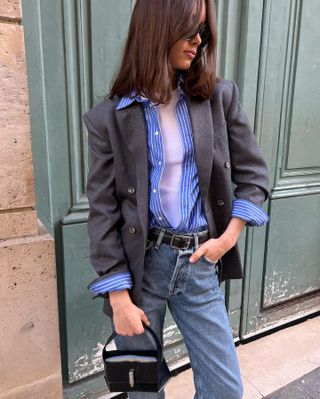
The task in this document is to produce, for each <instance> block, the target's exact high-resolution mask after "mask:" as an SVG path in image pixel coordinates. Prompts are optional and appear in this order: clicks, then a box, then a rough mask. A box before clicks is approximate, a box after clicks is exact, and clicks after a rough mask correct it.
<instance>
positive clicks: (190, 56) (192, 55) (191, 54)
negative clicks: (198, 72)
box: [184, 51, 196, 59]
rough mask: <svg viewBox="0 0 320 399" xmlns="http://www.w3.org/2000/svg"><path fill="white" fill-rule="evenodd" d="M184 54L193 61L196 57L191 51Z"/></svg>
mask: <svg viewBox="0 0 320 399" xmlns="http://www.w3.org/2000/svg"><path fill="white" fill-rule="evenodd" d="M184 53H185V54H186V55H187V56H188V57H189V58H191V59H193V58H194V57H195V56H196V55H195V54H194V53H192V52H191V51H184Z"/></svg>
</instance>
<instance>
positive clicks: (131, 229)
mask: <svg viewBox="0 0 320 399" xmlns="http://www.w3.org/2000/svg"><path fill="white" fill-rule="evenodd" d="M129 232H130V233H132V234H134V233H135V232H136V229H135V228H134V227H133V226H130V227H129Z"/></svg>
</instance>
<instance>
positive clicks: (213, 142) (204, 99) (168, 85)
mask: <svg viewBox="0 0 320 399" xmlns="http://www.w3.org/2000/svg"><path fill="white" fill-rule="evenodd" d="M216 41H217V34H216V20H215V10H214V2H213V1H211V0H207V1H205V0H179V1H177V0H175V1H174V0H162V1H161V3H160V2H159V1H158V0H137V1H136V4H135V7H134V10H133V13H132V17H131V22H130V26H129V33H128V38H127V41H126V45H125V48H124V53H123V57H122V62H121V64H120V68H119V70H118V73H117V75H116V76H115V79H114V82H113V86H112V89H111V91H110V93H109V96H107V97H106V99H105V100H104V101H102V102H101V103H99V104H98V105H96V106H95V107H94V108H93V109H91V110H90V111H88V112H87V113H86V114H85V115H84V122H85V124H86V126H87V129H88V132H89V135H88V142H89V148H90V155H91V167H90V172H89V178H88V184H87V195H88V200H89V205H90V211H89V218H88V232H89V236H90V243H91V247H90V249H91V258H90V259H91V263H92V264H93V266H94V268H95V270H96V272H97V273H98V275H99V277H98V278H96V279H95V280H94V281H92V282H91V283H90V284H89V286H88V288H90V289H91V290H92V291H93V292H95V293H96V294H97V296H98V297H103V298H104V308H103V310H104V312H105V313H106V314H107V315H108V316H110V318H111V322H112V325H113V327H114V329H115V330H116V332H117V333H118V336H117V337H116V344H117V347H118V348H122V349H124V348H132V349H147V348H150V346H151V347H153V345H154V344H153V341H152V339H151V338H150V336H149V334H148V333H144V327H143V323H145V324H147V325H150V326H151V327H152V328H153V329H154V331H155V332H156V333H157V335H158V337H159V339H160V341H161V343H162V344H163V340H162V333H163V325H164V318H165V312H166V305H167V306H168V307H169V309H170V312H171V314H172V316H173V318H174V320H175V322H176V324H177V326H178V328H179V330H180V331H181V334H182V336H183V338H184V342H185V344H186V346H187V350H188V354H189V358H190V363H191V367H192V370H193V374H194V384H195V388H196V395H195V398H197V399H209V398H210V399H214V398H216V399H224V398H225V399H227V398H228V399H235V398H241V397H242V393H243V385H242V381H241V375H240V370H239V364H238V360H237V354H236V350H235V346H234V342H233V337H232V333H231V329H230V324H229V320H228V315H227V311H226V308H225V301H224V295H223V292H222V290H221V289H220V283H221V282H222V281H224V280H227V279H232V278H242V277H243V271H242V266H241V260H240V255H239V250H238V246H237V239H238V237H239V235H240V233H241V230H242V228H243V227H244V226H245V225H248V226H261V225H264V224H265V223H267V221H268V216H267V215H266V213H265V212H264V211H263V209H262V205H263V202H264V201H265V200H266V199H267V198H268V170H267V165H266V162H265V160H264V158H263V154H262V152H261V150H260V148H259V146H258V144H257V142H256V139H255V136H254V134H253V132H252V130H251V127H250V125H249V122H248V118H247V116H246V114H245V113H244V111H243V110H242V107H241V104H240V102H239V92H238V88H237V86H236V84H235V83H234V82H233V81H232V80H225V79H220V78H217V77H216V58H215V53H216ZM231 182H233V183H235V184H236V188H235V190H234V194H235V197H236V198H235V199H234V200H233V201H232V199H231V197H232V195H231V194H232V193H231ZM143 333H144V334H143ZM129 397H130V398H131V399H134V398H164V390H162V391H161V392H159V393H142V392H132V393H129Z"/></svg>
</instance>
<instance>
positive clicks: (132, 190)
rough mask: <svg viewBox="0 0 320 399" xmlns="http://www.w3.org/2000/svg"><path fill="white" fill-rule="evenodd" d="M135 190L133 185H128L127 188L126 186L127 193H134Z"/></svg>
mask: <svg viewBox="0 0 320 399" xmlns="http://www.w3.org/2000/svg"><path fill="white" fill-rule="evenodd" d="M135 192H136V190H135V188H134V187H129V188H128V193H129V194H134V193H135Z"/></svg>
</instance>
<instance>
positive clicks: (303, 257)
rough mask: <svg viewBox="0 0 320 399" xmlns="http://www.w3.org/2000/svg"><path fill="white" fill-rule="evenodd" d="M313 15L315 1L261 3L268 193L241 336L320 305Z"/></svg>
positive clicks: (260, 107) (255, 235) (260, 127)
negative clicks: (266, 217)
mask: <svg viewBox="0 0 320 399" xmlns="http://www.w3.org/2000/svg"><path fill="white" fill-rule="evenodd" d="M317 15H318V3H317V1H313V0H312V1H310V2H303V1H286V0H281V1H274V0H268V1H265V2H264V8H263V20H262V38H261V56H260V68H259V81H258V93H257V106H256V117H255V121H256V124H255V131H256V134H257V137H258V138H259V142H260V144H261V147H262V148H263V151H264V154H265V155H266V159H267V162H268V165H269V168H270V188H271V190H272V191H271V193H272V195H271V198H270V200H269V201H268V204H265V208H266V209H268V212H269V214H270V221H269V223H268V225H267V228H259V229H256V230H255V231H254V232H252V242H251V244H252V245H250V248H249V247H248V248H247V255H248V258H247V262H246V267H247V269H248V274H247V276H246V280H245V286H246V287H247V288H246V289H245V290H244V304H243V312H242V330H241V337H242V338H246V337H250V336H252V335H255V334H257V333H258V332H262V331H267V330H269V329H272V328H273V327H274V326H278V325H285V324H286V323H288V322H290V321H292V320H294V319H298V318H301V317H303V316H305V315H308V314H312V313H314V312H315V311H317V310H319V309H320V296H319V281H320V268H319V255H320V252H319V249H320V239H319V226H318V222H317V215H318V214H319V211H320V203H319V194H320V187H319V186H320V173H319V172H320V155H319V151H318V147H319V135H318V134H317V126H319V122H320V115H319V112H316V107H317V104H318V103H319V90H318V88H319V84H320V75H319V73H317V69H319V51H317V50H315V49H316V48H317V47H318V46H317V43H318V42H319V29H318V25H317V24H316V20H317Z"/></svg>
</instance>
